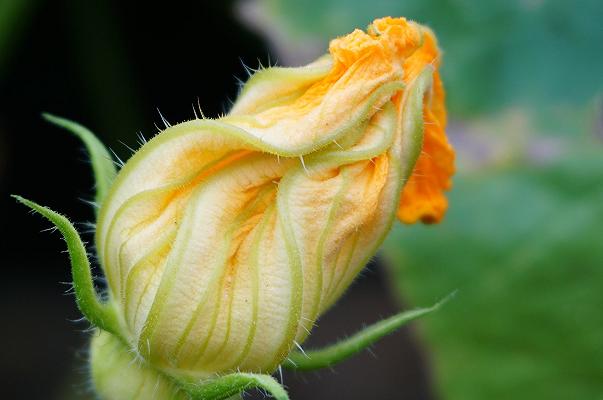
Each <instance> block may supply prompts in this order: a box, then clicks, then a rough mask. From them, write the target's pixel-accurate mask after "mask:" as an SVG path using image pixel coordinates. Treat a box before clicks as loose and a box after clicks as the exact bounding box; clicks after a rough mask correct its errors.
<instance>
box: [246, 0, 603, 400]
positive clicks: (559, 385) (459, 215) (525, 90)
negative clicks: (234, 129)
mask: <svg viewBox="0 0 603 400" xmlns="http://www.w3.org/2000/svg"><path fill="white" fill-rule="evenodd" d="M247 7H248V8H247V9H245V11H246V15H247V17H248V21H249V22H250V23H251V24H252V25H253V26H255V27H256V28H257V29H258V30H259V31H260V32H264V33H265V34H266V35H268V37H269V38H270V39H271V43H273V45H274V46H275V47H276V48H277V49H279V51H280V54H281V55H282V57H283V58H284V59H285V60H291V61H292V62H295V61H301V60H299V57H300V54H299V51H298V48H299V46H306V47H307V48H312V47H314V48H316V49H321V50H322V49H323V48H324V47H325V46H326V44H327V43H328V40H329V38H333V37H335V36H337V35H341V34H344V33H345V32H349V31H350V30H352V29H353V28H355V27H361V28H363V27H365V26H366V25H368V24H369V23H370V21H371V20H372V19H373V18H376V17H379V16H384V15H393V16H398V15H402V16H406V17H408V18H411V19H414V20H416V21H418V22H420V23H423V24H427V25H429V26H430V27H431V28H432V29H433V30H434V31H435V33H436V34H437V36H438V38H439V42H440V46H441V48H442V49H443V51H444V58H443V67H442V68H443V79H444V83H445V86H446V88H447V92H448V99H447V105H448V109H449V111H450V128H449V130H448V132H449V136H450V138H451V140H452V142H453V143H454V145H455V147H456V148H457V151H458V173H457V175H456V177H455V180H454V182H455V183H454V189H453V190H452V192H451V194H450V205H451V206H450V211H449V213H448V216H447V217H446V219H445V221H444V222H443V223H442V224H440V225H437V226H401V225H397V226H396V228H395V229H394V232H393V234H391V235H390V236H389V238H388V240H387V242H386V244H385V246H384V249H383V253H384V255H385V259H386V260H387V265H388V266H389V268H390V270H391V276H392V279H393V280H394V281H395V283H396V287H397V288H398V289H399V292H400V293H401V296H402V298H404V299H405V300H406V301H407V302H409V303H410V304H411V305H427V304H430V303H433V302H434V301H435V300H436V299H438V298H440V297H443V296H444V295H446V294H447V293H449V292H450V291H452V290H453V289H458V290H459V292H458V296H457V298H456V300H455V301H453V302H452V303H451V304H450V305H449V306H447V307H446V308H445V309H444V310H443V311H441V312H440V313H439V314H438V315H434V316H432V317H430V318H426V319H425V320H424V321H420V322H419V323H418V324H419V326H420V333H421V338H422V340H424V341H425V343H426V345H427V347H428V351H429V354H430V357H431V358H432V360H433V367H434V376H435V386H436V393H437V394H438V396H439V397H440V398H442V399H451V400H452V399H455V400H456V399H459V400H471V399H474V400H483V399H603V132H602V119H601V111H602V109H601V95H602V94H603V92H602V90H603V23H602V22H601V21H602V18H603V2H601V1H598V0H590V1H589V0H585V1H580V0H579V1H561V0H511V1H509V0H490V1H481V0H395V1H390V0H371V1H359V0H358V1H344V0H311V1H303V2H302V1H295V0H280V1H278V0H264V1H258V2H254V3H249V4H248V6H247ZM309 55H311V51H307V53H305V54H304V53H302V54H301V57H308V56H309ZM400 398H403V396H402V395H401V396H400Z"/></svg>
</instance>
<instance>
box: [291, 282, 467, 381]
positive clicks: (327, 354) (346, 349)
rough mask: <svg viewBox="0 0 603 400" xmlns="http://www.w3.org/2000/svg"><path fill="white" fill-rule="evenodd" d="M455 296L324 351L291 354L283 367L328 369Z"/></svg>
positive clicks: (401, 315)
mask: <svg viewBox="0 0 603 400" xmlns="http://www.w3.org/2000/svg"><path fill="white" fill-rule="evenodd" d="M455 293H456V292H453V293H451V294H450V295H448V296H447V297H446V298H444V299H443V300H440V301H439V302H437V303H436V304H434V305H433V306H431V307H427V308H418V309H415V310H411V311H404V312H401V313H399V314H396V315H394V316H391V317H389V318H386V319H384V320H382V321H379V322H377V323H375V324H373V325H371V326H368V327H366V328H364V329H363V330H361V331H360V332H357V333H356V334H354V335H352V336H350V337H349V338H347V339H344V340H342V341H340V342H338V343H335V344H333V345H331V346H328V347H326V348H324V349H319V350H309V351H304V352H302V351H294V352H292V353H291V354H289V357H288V358H287V360H286V361H285V362H284V363H283V366H284V367H286V368H289V369H297V370H305V371H308V370H314V369H320V368H325V367H331V366H333V365H335V364H337V363H339V362H341V361H343V360H345V359H347V358H349V357H351V356H353V355H354V354H356V353H358V352H360V351H362V350H364V349H366V348H367V347H369V346H371V345H372V344H373V343H375V342H376V341H378V340H379V339H381V338H382V337H384V336H386V335H388V334H390V333H393V332H394V331H396V330H397V329H399V328H401V327H402V326H404V325H405V324H406V323H408V322H410V321H412V320H415V319H417V318H420V317H422V316H424V315H427V314H430V313H432V312H434V311H437V310H438V309H439V308H440V307H442V305H444V304H445V303H446V302H447V301H448V300H450V299H451V298H452V297H453V296H454V294H455Z"/></svg>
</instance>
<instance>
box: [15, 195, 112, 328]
mask: <svg viewBox="0 0 603 400" xmlns="http://www.w3.org/2000/svg"><path fill="white" fill-rule="evenodd" d="M12 197H14V198H15V199H16V200H17V201H18V202H19V203H21V204H24V205H26V206H27V207H29V208H31V209H32V210H33V211H35V212H37V213H39V214H41V215H42V216H43V217H45V218H46V219H48V220H49V221H50V222H52V223H53V224H54V225H55V226H56V228H57V229H58V230H59V231H60V232H61V234H62V235H63V238H64V239H65V242H66V243H67V250H68V251H69V258H70V260H71V276H72V278H73V289H74V292H75V300H76V303H77V306H78V308H79V309H80V311H81V312H82V314H83V315H84V317H86V319H87V320H88V321H89V322H90V323H91V324H92V325H94V326H97V327H99V328H101V329H103V330H105V331H107V332H111V333H112V334H114V335H115V336H118V337H121V335H120V330H119V322H118V318H117V315H116V313H115V310H114V309H113V308H112V307H111V305H110V304H109V303H103V302H102V301H101V300H100V299H99V297H98V294H97V292H96V289H95V288H94V283H93V281H92V273H91V272H90V262H89V261H88V254H87V252H86V248H85V247H84V243H83V242H82V239H81V238H80V235H79V234H78V232H77V230H76V229H75V227H74V226H73V225H72V224H71V222H69V220H68V219H67V218H66V217H64V216H63V215H61V214H59V213H57V212H55V211H52V210H51V209H49V208H47V207H43V206H41V205H39V204H36V203H34V202H33V201H30V200H27V199H24V198H23V197H21V196H16V195H13V196H12Z"/></svg>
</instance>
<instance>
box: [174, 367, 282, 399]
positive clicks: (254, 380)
mask: <svg viewBox="0 0 603 400" xmlns="http://www.w3.org/2000/svg"><path fill="white" fill-rule="evenodd" d="M181 387H182V388H183V389H184V391H186V392H187V393H188V395H189V396H190V397H191V399H193V400H226V399H230V398H232V396H236V395H238V394H239V393H241V392H243V391H245V390H248V389H262V390H265V391H266V392H268V393H269V394H270V395H272V397H274V398H275V399H276V400H289V395H287V391H286V390H285V388H283V386H282V385H281V384H280V383H278V381H277V380H276V379H274V378H273V377H272V376H270V375H265V374H251V373H245V372H238V373H233V374H229V375H224V376H220V377H217V378H214V379H212V380H209V381H204V382H203V383H200V384H182V385H181Z"/></svg>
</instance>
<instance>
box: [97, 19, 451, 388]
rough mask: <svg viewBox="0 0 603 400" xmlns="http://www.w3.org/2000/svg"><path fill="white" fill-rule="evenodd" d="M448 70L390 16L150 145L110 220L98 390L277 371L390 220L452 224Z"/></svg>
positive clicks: (266, 76) (101, 248)
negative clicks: (225, 109) (224, 110)
mask: <svg viewBox="0 0 603 400" xmlns="http://www.w3.org/2000/svg"><path fill="white" fill-rule="evenodd" d="M439 62H440V52H439V50H438V47H437V44H436V40H435V37H434V35H433V33H432V32H431V31H430V30H429V29H427V28H426V27H423V26H421V25H419V24H416V23H414V22H410V21H407V20H405V19H403V18H382V19H378V20H375V21H374V22H373V23H372V24H371V25H370V26H369V27H368V29H367V30H366V32H364V31H362V30H355V31H354V32H352V33H350V34H348V35H346V36H343V37H340V38H337V39H334V40H332V41H331V43H330V46H329V54H327V55H325V56H323V57H321V58H319V59H318V60H316V61H315V62H313V63H311V64H309V65H306V66H303V67H299V68H267V69H263V70H260V71H258V72H256V73H255V74H254V75H252V76H251V78H250V79H249V80H248V82H247V83H246V84H245V85H244V87H243V88H242V91H241V92H240V94H239V96H238V99H237V100H236V102H235V103H234V106H233V107H232V109H231V111H230V112H229V113H228V114H227V115H225V116H223V117H222V118H218V119H205V118H204V119H195V120H191V121H188V122H183V123H180V124H177V125H174V126H170V127H168V128H167V129H165V130H164V131H162V132H161V133H159V134H158V135H157V136H155V137H154V138H153V139H152V140H150V141H149V142H148V143H146V144H144V145H143V146H142V148H141V149H140V150H139V151H137V152H136V153H135V154H134V155H133V157H132V158H131V159H130V160H129V161H128V162H127V163H126V164H125V165H124V166H123V168H122V169H121V171H120V172H119V173H118V175H117V176H116V178H115V179H114V181H113V183H112V185H111V187H110V189H109V191H108V194H107V196H106V197H105V198H104V200H103V201H102V207H101V209H100V211H99V214H98V221H97V229H96V248H97V251H98V256H99V260H100V264H101V266H102V268H103V271H104V273H105V275H106V279H107V284H108V297H109V300H108V304H110V306H111V307H112V308H113V309H114V310H115V315H116V321H117V322H116V323H117V326H118V328H116V331H117V333H118V335H113V334H110V333H106V332H104V333H102V334H101V335H100V336H97V337H96V338H94V339H93V345H92V360H91V362H92V366H93V371H92V372H93V375H94V379H95V382H96V386H97V389H98V391H99V393H100V394H101V395H102V396H104V397H106V398H108V399H122V398H123V399H125V398H134V397H135V393H139V394H138V396H142V397H137V398H143V397H144V396H145V395H141V394H140V393H142V392H140V391H139V392H136V390H135V389H136V388H138V387H139V386H140V385H142V386H144V384H143V383H142V382H143V381H144V376H143V375H140V372H139V371H138V370H136V368H147V369H148V370H149V371H151V372H152V374H154V375H153V376H154V378H153V379H152V380H153V381H157V382H160V383H161V384H159V383H157V385H158V387H159V393H166V394H165V395H161V396H164V398H180V397H179V396H181V395H182V393H181V392H178V391H174V390H173V389H172V388H171V386H170V385H171V383H170V382H171V381H170V379H172V378H174V379H177V380H178V381H179V382H199V381H201V382H202V381H204V380H207V379H210V378H212V377H215V376H221V375H225V374H228V373H232V372H235V371H240V372H246V373H268V374H270V373H272V372H273V371H274V370H275V369H277V368H278V366H279V365H281V364H282V363H283V362H285V361H286V360H287V358H288V356H289V355H290V353H291V352H292V350H295V349H296V348H297V347H298V346H300V345H301V344H302V343H303V342H304V340H305V339H306V338H307V336H308V335H309V333H310V331H311V330H312V328H313V326H314V324H315V322H316V321H317V319H318V318H319V317H320V316H321V315H322V314H323V313H324V312H325V311H326V310H327V309H328V308H329V307H330V306H331V305H332V304H333V303H334V302H335V301H337V299H338V298H339V297H340V296H341V295H342V293H343V292H344V291H345V290H346V288H347V287H348V286H349V285H350V284H351V282H352V281H353V280H354V278H355V277H356V276H357V275H358V273H359V272H360V270H361V269H362V268H363V267H364V266H365V264H366V263H367V261H368V260H369V259H370V258H371V257H372V256H373V255H374V254H375V252H376V251H377V248H378V247H379V245H380V244H381V242H382V240H383V239H384V237H385V235H386V234H387V233H388V231H389V230H390V228H391V226H392V222H393V221H394V220H395V219H396V217H397V218H398V219H399V220H400V221H402V222H404V223H415V222H417V221H422V222H425V223H434V222H438V221H440V220H441V218H442V217H443V215H444V213H445V211H446V208H447V201H446V197H445V195H444V192H445V191H446V190H447V189H449V188H450V185H451V182H450V179H451V175H452V174H453V172H454V152H453V150H452V148H451V146H450V145H449V143H448V141H447V138H446V135H445V132H444V128H445V125H446V109H445V105H444V89H443V86H442V82H441V80H440V75H439V73H438V66H439ZM114 336H119V340H118V339H115V337H114ZM115 346H117V347H120V348H121V349H122V352H121V353H120V351H119V349H118V350H115ZM132 359H137V360H139V362H138V363H136V362H135V363H132V361H131V360H132ZM132 365H135V366H138V367H132ZM141 365H142V366H141ZM133 368H134V369H133ZM120 382H121V383H120ZM128 382H132V383H128ZM137 385H138V386H137ZM122 386H123V387H122ZM142 390H143V391H144V390H146V389H142ZM148 390H149V392H148V393H151V392H150V391H152V390H155V391H156V392H155V393H157V389H156V388H155V389H153V388H152V387H150V388H148ZM182 398H185V397H182ZM200 398H202V397H200ZM207 398H209V397H207Z"/></svg>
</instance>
